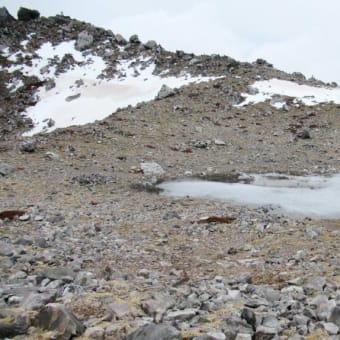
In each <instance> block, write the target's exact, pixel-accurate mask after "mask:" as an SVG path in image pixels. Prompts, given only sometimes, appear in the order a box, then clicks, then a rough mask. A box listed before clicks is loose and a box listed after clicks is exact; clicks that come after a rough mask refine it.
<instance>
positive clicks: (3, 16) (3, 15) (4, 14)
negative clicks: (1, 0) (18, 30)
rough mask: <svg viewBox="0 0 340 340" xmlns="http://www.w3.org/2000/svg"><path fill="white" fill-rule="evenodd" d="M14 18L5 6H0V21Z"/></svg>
mask: <svg viewBox="0 0 340 340" xmlns="http://www.w3.org/2000/svg"><path fill="white" fill-rule="evenodd" d="M13 20H15V19H14V18H13V17H12V16H11V15H10V14H9V12H8V10H7V8H6V7H0V23H2V22H8V21H13Z"/></svg>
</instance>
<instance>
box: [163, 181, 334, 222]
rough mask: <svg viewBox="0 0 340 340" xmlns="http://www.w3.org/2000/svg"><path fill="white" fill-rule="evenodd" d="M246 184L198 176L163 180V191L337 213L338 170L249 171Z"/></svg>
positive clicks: (294, 210)
mask: <svg viewBox="0 0 340 340" xmlns="http://www.w3.org/2000/svg"><path fill="white" fill-rule="evenodd" d="M250 177H251V178H253V180H252V182H251V183H250V184H243V183H221V182H211V181H202V180H183V181H172V182H164V183H161V184H160V185H159V187H160V188H161V189H164V192H163V194H164V195H167V196H175V197H176V196H177V197H183V196H184V197H185V196H189V197H198V198H207V199H212V200H214V199H215V200H223V201H226V202H231V203H235V204H239V205H250V206H256V207H257V206H268V205H270V206H273V207H275V208H279V209H282V210H284V211H285V212H287V213H288V214H293V215H299V216H305V217H316V218H339V217H340V199H339V197H340V174H338V175H336V176H333V177H319V176H306V177H299V176H282V175H276V174H267V175H251V176H250Z"/></svg>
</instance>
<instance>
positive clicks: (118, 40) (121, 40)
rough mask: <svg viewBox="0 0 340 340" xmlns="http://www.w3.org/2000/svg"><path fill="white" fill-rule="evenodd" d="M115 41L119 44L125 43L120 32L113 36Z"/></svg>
mask: <svg viewBox="0 0 340 340" xmlns="http://www.w3.org/2000/svg"><path fill="white" fill-rule="evenodd" d="M115 39H116V42H117V44H119V45H126V44H127V41H126V39H125V38H124V37H123V36H122V35H121V34H116V36H115Z"/></svg>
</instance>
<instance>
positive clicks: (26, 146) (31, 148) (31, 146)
mask: <svg viewBox="0 0 340 340" xmlns="http://www.w3.org/2000/svg"><path fill="white" fill-rule="evenodd" d="M36 148H37V144H36V141H35V140H34V139H31V138H29V139H26V140H24V141H23V142H21V143H20V144H19V150H20V151H21V152H27V153H32V152H35V151H36Z"/></svg>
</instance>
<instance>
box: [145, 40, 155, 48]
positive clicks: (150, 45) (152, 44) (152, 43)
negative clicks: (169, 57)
mask: <svg viewBox="0 0 340 340" xmlns="http://www.w3.org/2000/svg"><path fill="white" fill-rule="evenodd" d="M144 47H145V48H146V49H148V50H153V49H155V48H156V47H157V43H156V41H155V40H149V41H148V42H146V43H145V44H144Z"/></svg>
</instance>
